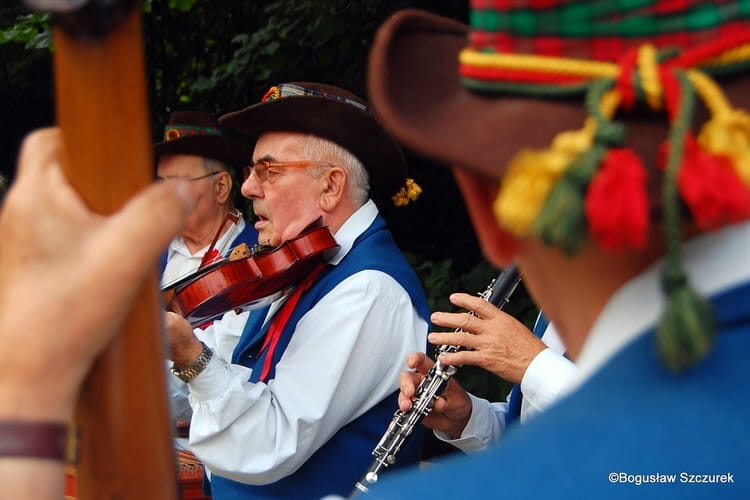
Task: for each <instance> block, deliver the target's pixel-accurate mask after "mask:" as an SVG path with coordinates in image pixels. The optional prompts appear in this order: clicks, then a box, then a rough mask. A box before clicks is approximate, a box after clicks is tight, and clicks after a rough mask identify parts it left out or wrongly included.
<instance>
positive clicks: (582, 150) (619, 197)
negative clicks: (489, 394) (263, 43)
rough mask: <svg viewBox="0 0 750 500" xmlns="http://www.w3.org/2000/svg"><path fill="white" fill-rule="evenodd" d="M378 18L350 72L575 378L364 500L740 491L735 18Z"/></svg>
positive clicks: (745, 158) (540, 5)
mask: <svg viewBox="0 0 750 500" xmlns="http://www.w3.org/2000/svg"><path fill="white" fill-rule="evenodd" d="M471 5H472V9H471V13H470V14H471V15H470V19H471V26H466V25H464V24H462V23H459V22H456V21H454V20H449V19H445V18H442V17H439V16H436V15H433V14H430V13H426V12H423V11H414V10H410V11H405V12H400V13H397V14H396V15H394V16H392V17H391V18H390V19H389V20H388V21H386V23H385V24H384V25H383V26H382V27H381V28H380V29H379V31H378V34H377V36H376V38H375V41H374V43H373V48H372V52H371V56H370V64H369V76H368V78H369V84H368V85H369V87H368V88H369V93H370V100H371V102H372V104H373V107H374V109H375V111H376V112H377V113H378V115H379V116H380V117H381V119H382V120H383V123H384V124H385V126H386V127H387V128H388V130H389V131H391V133H393V134H394V136H395V137H396V138H397V139H398V140H400V141H402V142H403V143H404V144H405V145H406V146H408V147H410V148H412V149H414V150H415V151H417V152H418V153H421V154H424V155H427V156H429V157H431V158H434V159H436V160H439V161H440V162H441V163H444V164H447V165H449V166H451V167H452V170H453V173H454V175H455V177H456V180H457V183H458V186H459V187H460V189H461V191H462V194H463V198H464V200H465V202H466V204H467V208H468V211H469V214H470V216H471V219H472V222H473V225H474V228H475V230H476V232H477V234H478V237H479V239H480V242H481V244H482V248H483V250H484V253H485V254H486V256H487V257H488V258H489V259H490V260H491V261H492V262H493V263H494V264H496V265H497V266H499V267H502V266H505V265H508V264H509V263H510V262H511V261H513V262H515V263H517V265H518V267H519V270H520V272H521V275H522V276H523V279H524V283H525V285H526V287H527V289H528V290H529V291H530V293H531V295H532V296H533V298H534V299H535V301H536V302H537V304H538V305H539V306H540V307H541V308H542V309H543V310H544V312H545V315H546V316H547V317H548V318H549V319H550V321H551V322H552V324H554V325H555V327H556V328H557V330H558V331H559V333H560V336H561V338H562V340H563V343H564V345H565V350H566V353H567V355H568V356H569V357H570V358H571V359H572V360H573V361H574V362H575V364H576V375H575V376H574V377H573V379H572V380H571V383H570V384H568V387H567V391H566V392H567V395H566V396H564V397H563V398H562V399H560V400H558V402H557V403H556V404H554V405H553V406H551V407H550V408H548V409H547V410H546V411H544V412H542V413H541V414H539V415H537V416H536V417H535V418H534V419H533V420H530V421H529V422H528V423H527V424H526V425H523V426H517V427H516V428H515V429H511V430H510V432H509V433H508V434H507V435H506V436H505V437H504V439H502V440H500V441H499V442H498V443H497V444H496V445H495V446H491V447H490V448H489V449H488V450H486V451H484V452H478V453H473V454H471V455H468V456H462V457H458V458H451V459H447V460H446V461H445V462H444V463H443V464H441V465H438V466H435V467H432V468H428V469H426V470H416V469H413V470H409V471H403V472H394V473H392V474H390V475H388V476H385V475H384V477H383V478H382V480H381V481H380V482H379V483H378V484H377V485H376V486H375V487H373V488H372V489H371V494H372V496H373V497H375V498H389V499H390V498H413V497H414V495H416V494H424V493H425V492H431V491H439V492H440V496H441V497H447V498H494V497H498V498H499V497H502V498H622V497H631V496H637V497H639V498H642V497H645V498H665V497H678V496H679V497H685V498H719V497H721V498H747V497H748V495H749V494H750V481H748V466H747V455H748V452H750V440H748V439H747V437H746V428H747V422H748V421H750V398H747V397H746V396H743V394H744V392H743V391H742V390H739V389H738V390H735V388H741V387H744V386H746V385H747V384H748V383H750V364H748V363H747V359H746V357H747V356H746V353H747V352H748V349H750V260H748V258H747V249H748V248H750V222H749V221H748V219H749V218H750V174H749V172H750V171H748V165H750V147H748V146H750V115H749V114H748V113H747V111H746V110H747V109H748V106H749V105H750V93H748V92H747V88H748V83H750V78H748V76H750V74H749V73H748V72H747V69H746V68H747V67H748V65H747V62H748V61H747V58H748V52H747V50H746V48H747V46H748V43H750V26H749V22H748V16H749V15H750V11H748V9H747V8H744V5H743V3H742V2H715V3H711V4H707V3H705V2H690V1H687V2H666V1H665V2H662V1H640V2H565V1H559V2H523V1H520V2H485V1H482V2H480V1H478V0H476V1H474V2H472V4H471Z"/></svg>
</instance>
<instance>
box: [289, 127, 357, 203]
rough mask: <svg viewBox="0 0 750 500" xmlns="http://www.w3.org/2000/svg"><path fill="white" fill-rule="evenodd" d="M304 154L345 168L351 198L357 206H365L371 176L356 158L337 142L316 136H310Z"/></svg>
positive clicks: (309, 157)
mask: <svg viewBox="0 0 750 500" xmlns="http://www.w3.org/2000/svg"><path fill="white" fill-rule="evenodd" d="M303 154H304V155H305V156H306V158H308V159H310V160H312V159H316V160H320V161H327V162H330V163H333V164H334V165H336V166H337V167H341V168H343V169H344V170H345V171H346V174H347V178H348V179H349V196H350V197H351V199H352V201H353V202H354V204H355V206H357V207H361V206H362V205H364V204H365V202H366V201H367V199H368V198H369V193H370V176H369V175H368V173H367V169H366V168H365V166H364V165H363V164H362V162H361V161H359V159H358V158H357V157H356V156H354V155H353V154H352V153H350V152H349V151H348V150H347V149H346V148H344V147H342V146H339V145H338V144H336V143H335V142H331V141H329V140H327V139H323V138H322V137H317V136H314V135H310V136H308V140H307V141H306V143H305V147H304V149H303Z"/></svg>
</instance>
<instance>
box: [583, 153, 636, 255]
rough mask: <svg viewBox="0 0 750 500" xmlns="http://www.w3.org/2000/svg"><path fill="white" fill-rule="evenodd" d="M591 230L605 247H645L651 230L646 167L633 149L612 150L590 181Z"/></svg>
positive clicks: (587, 205) (587, 204) (588, 215)
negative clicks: (648, 232)
mask: <svg viewBox="0 0 750 500" xmlns="http://www.w3.org/2000/svg"><path fill="white" fill-rule="evenodd" d="M584 210H585V212H586V219H587V220H588V223H589V229H590V231H591V233H592V234H593V236H594V237H595V238H596V239H597V241H598V242H599V244H600V245H601V246H602V248H604V249H605V250H612V251H616V250H623V249H625V248H628V247H630V248H643V246H644V245H645V244H646V231H647V229H648V223H649V215H648V196H647V194H646V169H645V168H644V166H643V163H641V160H640V158H638V156H637V155H636V154H635V153H634V152H633V151H632V150H630V149H626V148H618V149H611V150H609V151H608V152H607V154H606V155H605V156H604V158H603V159H602V164H601V168H600V169H599V171H598V172H597V173H596V175H595V176H594V178H593V179H592V180H591V183H590V184H589V188H588V193H587V195H586V202H585V208H584Z"/></svg>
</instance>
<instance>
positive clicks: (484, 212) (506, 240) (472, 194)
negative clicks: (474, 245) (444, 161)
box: [451, 167, 517, 268]
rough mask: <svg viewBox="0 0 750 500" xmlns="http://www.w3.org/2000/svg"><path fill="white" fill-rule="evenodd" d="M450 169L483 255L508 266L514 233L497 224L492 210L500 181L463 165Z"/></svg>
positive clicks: (514, 251) (500, 265) (494, 262)
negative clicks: (464, 167) (475, 172)
mask: <svg viewBox="0 0 750 500" xmlns="http://www.w3.org/2000/svg"><path fill="white" fill-rule="evenodd" d="M451 170H452V171H453V177H454V178H455V179H456V183H457V184H458V187H459V189H460V190H461V194H462V195H463V198H464V203H465V204H466V209H467V210H468V212H469V217H470V218H471V223H472V225H473V226H474V232H475V233H476V234H477V238H478V239H479V244H480V246H481V247H482V252H483V253H484V256H485V257H486V258H487V260H489V261H490V262H491V263H492V264H493V265H495V266H496V267H499V268H502V267H505V266H507V265H508V264H510V262H511V261H512V260H513V257H514V256H515V254H516V251H517V247H516V241H515V239H514V238H513V236H512V235H511V234H510V233H509V232H507V231H506V230H504V229H502V228H501V227H500V226H499V225H498V223H497V220H496V219H495V214H494V213H493V211H492V205H493V203H494V202H495V198H496V197H497V192H498V188H499V183H498V181H494V180H490V179H487V178H483V177H480V176H479V175H477V174H474V173H471V172H469V171H467V170H464V169H462V168H461V167H453V168H452V169H451Z"/></svg>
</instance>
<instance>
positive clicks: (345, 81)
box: [0, 0, 536, 400]
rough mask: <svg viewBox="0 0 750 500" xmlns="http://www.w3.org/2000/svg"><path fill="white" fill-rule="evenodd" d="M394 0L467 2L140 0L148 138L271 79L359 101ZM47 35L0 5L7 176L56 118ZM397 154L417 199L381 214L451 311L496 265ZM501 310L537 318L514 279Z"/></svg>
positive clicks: (448, 182)
mask: <svg viewBox="0 0 750 500" xmlns="http://www.w3.org/2000/svg"><path fill="white" fill-rule="evenodd" d="M402 8H421V9H425V10H429V11H432V12H435V13H438V14H443V15H447V16H450V17H452V18H455V19H457V20H459V21H463V22H466V21H467V19H468V7H467V2H466V0H433V1H430V0H356V1H354V0H271V1H264V2H257V1H249V0H245V1H239V0H164V1H162V0H146V1H145V2H144V3H143V17H142V19H143V30H144V50H145V56H146V63H147V72H148V78H149V81H148V82H147V83H148V88H149V92H150V94H149V96H150V116H151V130H152V136H153V140H154V141H158V140H160V138H161V131H162V130H163V127H164V124H165V122H166V120H167V118H168V116H169V113H170V112H171V111H173V110H179V109H205V110H209V111H212V112H214V113H216V114H223V113H226V112H229V111H234V110H237V109H241V108H243V107H245V106H248V105H250V104H253V103H256V102H257V101H258V100H259V98H260V97H261V96H262V95H263V93H264V92H265V90H266V89H267V88H268V87H269V86H270V85H273V84H276V83H281V82H285V81H321V82H326V83H332V84H335V85H339V86H341V87H344V88H347V89H349V90H351V91H353V92H354V93H356V94H358V95H361V96H364V97H366V89H365V75H366V64H367V56H368V51H369V48H370V43H371V40H372V37H373V36H374V33H375V31H376V29H377V27H378V26H379V25H380V24H381V23H382V22H383V21H384V20H385V19H386V18H387V17H388V16H389V15H391V14H392V13H394V12H395V11H397V10H399V9H402ZM50 41H51V36H50V28H49V20H48V19H47V17H46V16H44V15H41V14H37V13H31V12H29V11H28V10H27V9H26V8H25V7H24V6H23V5H22V4H21V3H20V2H11V3H9V2H5V6H3V7H0V117H2V119H1V121H0V136H1V137H2V138H3V139H2V141H0V169H1V170H2V172H1V173H2V174H4V175H5V176H6V177H8V178H9V179H12V178H13V175H14V168H15V160H16V155H17V151H18V146H19V145H20V142H21V139H22V138H23V136H24V135H25V134H26V133H28V132H29V131H30V130H32V129H35V128H38V127H42V126H48V125H51V124H53V123H54V102H53V85H54V83H53V75H52V74H51V50H53V49H52V47H51V43H50ZM405 152H406V155H407V159H408V160H409V164H410V166H409V168H410V174H411V175H412V176H413V177H414V178H415V179H416V180H417V182H418V183H419V184H420V185H421V186H422V187H423V189H424V192H423V195H422V197H421V198H420V199H419V200H418V202H417V203H414V204H410V205H409V206H408V207H405V208H401V209H398V210H396V209H391V208H388V207H381V210H383V211H384V213H385V216H386V218H387V220H388V221H389V224H390V226H391V228H392V230H393V233H394V237H395V238H396V241H397V242H398V244H399V246H400V247H401V248H402V250H404V252H406V253H407V256H408V257H409V258H410V260H411V262H412V264H413V266H414V268H415V269H416V270H417V272H418V274H419V275H420V277H421V278H422V281H423V283H424V285H425V289H426V290H427V293H428V297H429V300H430V306H431V307H432V308H433V310H452V309H453V307H452V306H451V305H450V303H449V302H448V295H449V294H450V293H451V292H454V291H468V292H481V291H482V290H483V289H484V288H485V286H486V285H487V284H488V282H489V281H490V279H491V278H492V277H494V276H495V275H496V274H497V270H494V269H492V267H491V266H490V265H489V264H488V263H487V262H486V261H485V260H484V259H483V258H482V254H481V251H480V249H479V246H478V244H477V241H476V238H475V236H474V233H473V231H472V228H471V223H470V221H469V218H468V216H467V214H466V210H465V207H464V205H463V202H462V200H461V197H460V195H459V193H458V191H457V189H456V187H455V184H454V182H453V178H452V177H451V175H450V172H449V171H448V170H447V169H445V168H438V166H436V165H435V164H434V163H432V162H430V161H428V160H427V159H425V158H422V157H420V156H419V155H417V154H415V153H414V152H412V151H409V150H406V151H405ZM41 216H43V214H42V215H41ZM506 311H508V312H509V313H511V314H513V315H514V316H516V317H517V318H519V319H521V320H522V321H524V322H525V323H526V324H527V325H531V324H532V322H533V320H534V317H535V315H536V309H535V307H534V306H533V304H532V303H531V301H530V299H529V298H528V295H527V294H526V291H525V290H524V289H523V286H520V287H519V290H518V291H517V292H516V293H515V295H514V297H513V300H511V302H510V304H508V306H507V307H506ZM456 378H457V379H458V380H459V381H461V382H462V383H463V384H464V385H465V386H466V387H467V388H468V389H469V390H471V391H473V392H475V393H477V394H479V395H481V396H484V397H487V398H489V399H493V400H497V399H500V398H502V397H504V395H505V393H506V392H507V390H508V387H509V385H508V384H507V383H504V382H503V381H501V380H499V379H497V377H494V376H491V375H489V374H486V373H484V372H482V371H481V370H478V369H473V368H469V367H464V368H462V369H461V370H459V372H458V374H457V376H456Z"/></svg>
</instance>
